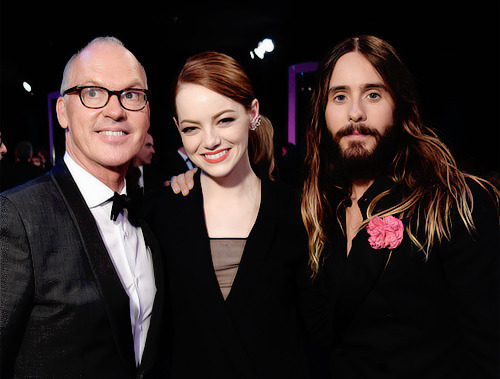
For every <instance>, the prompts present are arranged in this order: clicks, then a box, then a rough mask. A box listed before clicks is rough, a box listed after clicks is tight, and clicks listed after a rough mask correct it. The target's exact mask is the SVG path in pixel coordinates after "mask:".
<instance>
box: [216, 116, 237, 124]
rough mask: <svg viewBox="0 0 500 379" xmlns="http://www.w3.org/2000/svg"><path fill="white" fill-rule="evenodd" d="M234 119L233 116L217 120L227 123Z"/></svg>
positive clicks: (220, 122)
mask: <svg viewBox="0 0 500 379" xmlns="http://www.w3.org/2000/svg"><path fill="white" fill-rule="evenodd" d="M233 121H234V118H233V117H225V118H222V119H220V120H219V124H229V123H231V122H233Z"/></svg>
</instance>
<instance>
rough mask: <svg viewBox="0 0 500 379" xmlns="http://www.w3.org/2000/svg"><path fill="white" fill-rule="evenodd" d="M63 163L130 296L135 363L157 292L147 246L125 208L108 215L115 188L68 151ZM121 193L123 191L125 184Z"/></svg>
mask: <svg viewBox="0 0 500 379" xmlns="http://www.w3.org/2000/svg"><path fill="white" fill-rule="evenodd" d="M64 163H66V166H67V167H68V169H69V171H70V173H71V175H72V176H73V179H74V180H75V182H76V185H77V186H78V189H79V190H80V192H81V193H82V195H83V198H84V200H85V202H86V204H87V206H88V207H89V209H90V212H92V215H93V216H94V218H95V220H96V222H97V226H98V228H99V231H100V233H101V236H102V239H103V241H104V245H105V246H106V248H107V250H108V253H109V256H110V257H111V260H112V262H113V265H114V267H115V270H116V272H117V274H118V276H119V277H120V281H121V283H122V285H123V288H124V289H125V292H126V293H127V295H128V296H129V299H130V322H131V325H132V334H133V337H134V352H135V361H136V365H137V366H138V365H139V364H140V362H141V358H142V353H143V352H144V346H145V344H146V337H147V335H148V329H149V323H150V319H151V313H152V310H153V302H154V299H155V294H156V285H155V279H154V270H153V261H152V257H151V252H150V250H149V248H148V247H146V243H145V241H144V236H143V234H142V230H141V228H140V227H135V226H133V225H132V224H131V223H130V222H129V220H128V218H127V215H128V212H127V210H126V209H125V210H124V211H123V212H121V213H120V214H119V215H118V218H117V219H116V221H112V220H111V219H110V215H111V208H112V205H113V201H112V199H111V198H112V197H113V194H114V191H113V190H112V189H111V188H109V187H108V186H106V185H105V184H104V183H102V182H101V181H100V180H98V179H97V178H96V177H94V176H92V175H91V174H90V173H89V172H87V171H86V170H85V169H84V168H82V167H81V166H79V165H78V164H77V163H76V162H75V161H74V160H73V159H72V158H71V157H70V156H69V154H68V153H65V155H64ZM121 194H126V186H124V188H123V190H122V191H121Z"/></svg>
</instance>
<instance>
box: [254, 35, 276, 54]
mask: <svg viewBox="0 0 500 379" xmlns="http://www.w3.org/2000/svg"><path fill="white" fill-rule="evenodd" d="M273 50H274V42H273V40H272V39H271V38H265V39H263V40H262V41H260V42H259V44H258V45H257V47H256V48H255V49H253V52H252V51H251V52H250V56H251V57H252V59H254V53H255V55H256V56H258V57H259V58H260V59H264V55H265V54H266V53H270V52H272V51H273Z"/></svg>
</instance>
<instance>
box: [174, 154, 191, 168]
mask: <svg viewBox="0 0 500 379" xmlns="http://www.w3.org/2000/svg"><path fill="white" fill-rule="evenodd" d="M177 152H178V153H179V155H180V156H181V158H182V159H184V162H186V165H187V166H188V169H190V170H192V169H193V168H194V164H193V162H191V159H189V157H188V156H187V155H186V154H184V153H183V152H182V151H180V150H177Z"/></svg>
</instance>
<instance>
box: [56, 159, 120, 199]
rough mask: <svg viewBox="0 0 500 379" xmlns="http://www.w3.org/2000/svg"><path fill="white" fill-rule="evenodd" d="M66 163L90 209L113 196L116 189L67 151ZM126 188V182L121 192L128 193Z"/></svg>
mask: <svg viewBox="0 0 500 379" xmlns="http://www.w3.org/2000/svg"><path fill="white" fill-rule="evenodd" d="M64 163H65V164H66V166H67V167H68V170H69V172H70V173H71V176H73V179H74V180H75V182H76V185H77V186H78V189H79V190H80V192H81V194H82V196H83V198H84V200H85V203H86V204H87V206H88V207H89V208H90V209H92V208H95V207H97V206H99V205H102V204H103V203H106V202H107V201H109V200H110V199H111V198H112V197H113V195H114V191H113V190H112V189H111V188H109V187H108V186H107V185H106V184H104V183H103V182H101V181H100V180H99V179H97V178H96V177H95V176H93V175H92V174H90V173H89V172H88V171H87V170H85V169H84V168H83V167H81V166H80V165H79V164H78V163H76V162H75V161H74V160H73V158H71V157H70V156H69V154H68V153H67V152H66V153H64ZM126 188H127V186H126V183H125V185H124V186H123V189H122V191H121V193H120V194H126V192H127V191H126Z"/></svg>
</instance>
